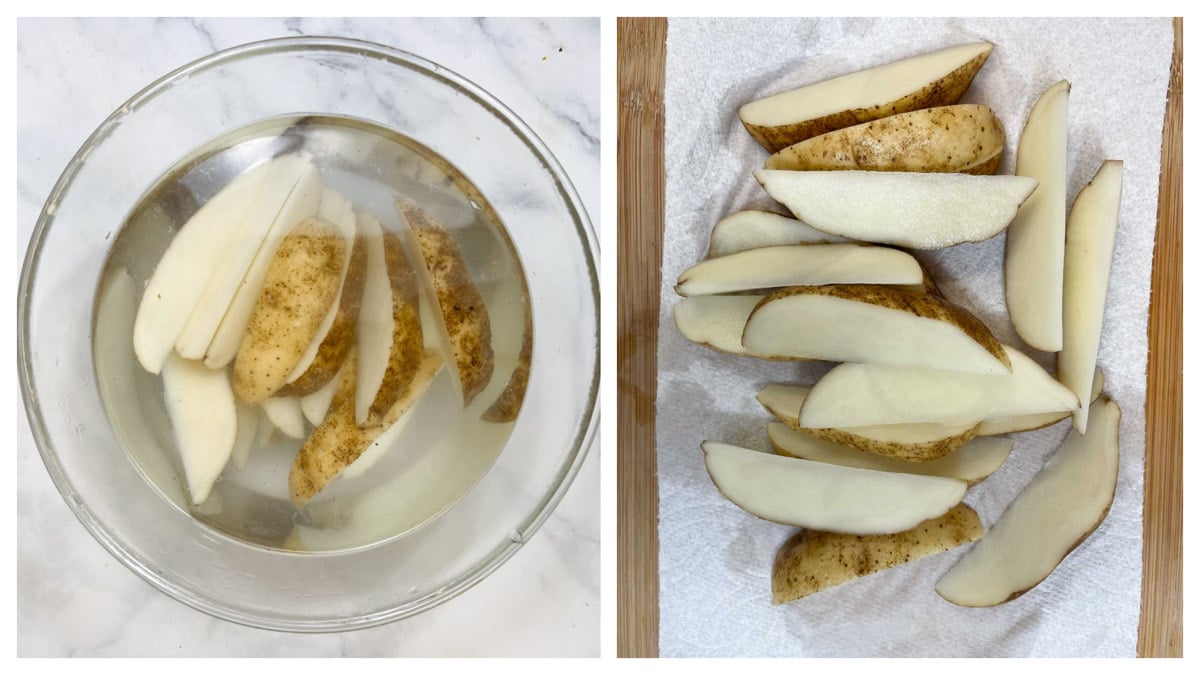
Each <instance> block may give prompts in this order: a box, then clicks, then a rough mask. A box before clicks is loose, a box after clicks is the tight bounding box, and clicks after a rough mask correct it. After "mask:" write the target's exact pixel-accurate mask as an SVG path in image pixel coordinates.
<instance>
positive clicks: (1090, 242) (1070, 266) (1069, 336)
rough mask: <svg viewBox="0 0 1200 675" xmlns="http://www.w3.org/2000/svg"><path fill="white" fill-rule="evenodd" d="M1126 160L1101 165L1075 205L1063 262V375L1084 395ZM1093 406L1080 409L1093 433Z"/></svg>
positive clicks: (1081, 425) (1078, 424)
mask: <svg viewBox="0 0 1200 675" xmlns="http://www.w3.org/2000/svg"><path fill="white" fill-rule="evenodd" d="M1122 173H1123V164H1122V163H1121V162H1119V161H1114V160H1111V159H1110V160H1108V161H1106V162H1104V164H1103V165H1101V166H1100V170H1099V171H1097V172H1096V176H1095V177H1094V178H1092V182H1090V183H1088V184H1087V186H1085V187H1084V188H1083V189H1082V190H1080V191H1079V195H1078V196H1076V197H1075V204H1074V205H1072V206H1071V215H1070V216H1069V217H1068V219H1067V244H1066V259H1065V260H1064V264H1063V348H1062V352H1061V353H1060V354H1059V355H1058V378H1059V380H1060V381H1061V382H1062V383H1063V384H1064V385H1066V386H1067V388H1068V389H1070V390H1071V391H1073V392H1075V394H1076V395H1077V396H1079V398H1080V399H1081V400H1082V399H1083V398H1084V397H1085V396H1087V395H1088V393H1089V392H1090V391H1091V390H1092V374H1093V373H1094V372H1095V368H1096V356H1097V354H1099V352H1100V328H1101V327H1102V326H1103V325H1104V303H1105V300H1106V299H1107V297H1108V275H1109V272H1110V271H1111V269H1112V258H1113V246H1114V245H1115V243H1116V239H1117V223H1118V221H1119V220H1120V217H1121V178H1122ZM1087 425H1088V408H1086V407H1083V408H1080V409H1078V410H1076V411H1075V428H1076V429H1078V430H1079V433H1081V434H1084V433H1087Z"/></svg>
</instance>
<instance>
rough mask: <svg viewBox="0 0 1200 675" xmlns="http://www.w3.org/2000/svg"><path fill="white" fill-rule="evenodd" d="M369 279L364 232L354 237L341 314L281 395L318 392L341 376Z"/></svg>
mask: <svg viewBox="0 0 1200 675" xmlns="http://www.w3.org/2000/svg"><path fill="white" fill-rule="evenodd" d="M366 279H367V244H366V237H364V236H362V235H361V234H360V235H358V236H357V237H355V238H354V249H353V251H352V252H351V253H350V266H349V267H348V268H346V280H345V281H344V282H342V296H341V299H340V300H339V301H338V309H337V315H336V316H335V317H334V319H333V325H331V326H330V327H329V332H328V333H326V334H325V339H324V340H323V341H322V342H321V346H320V347H319V348H318V349H317V355H316V356H315V357H314V358H313V362H312V363H311V364H310V365H309V366H308V370H306V371H304V374H303V375H301V376H300V377H298V378H296V380H295V381H294V382H291V383H289V384H285V385H283V387H282V388H281V389H280V390H279V391H278V392H277V393H276V395H277V396H308V395H309V394H311V393H313V392H315V391H317V390H318V389H320V388H321V387H324V386H325V385H326V384H329V381H330V380H332V379H333V378H334V376H336V375H337V372H338V370H339V369H340V368H341V367H342V363H343V362H344V361H345V360H346V355H347V354H349V353H350V348H351V347H353V346H354V331H355V325H356V324H357V323H358V310H359V309H360V308H361V307H362V296H363V287H364V286H365V285H366V283H365V282H366Z"/></svg>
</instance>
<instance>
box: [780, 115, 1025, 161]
mask: <svg viewBox="0 0 1200 675" xmlns="http://www.w3.org/2000/svg"><path fill="white" fill-rule="evenodd" d="M1003 151H1004V126H1003V125H1002V124H1001V123H1000V118H998V117H996V114H995V113H993V112H992V111H991V109H990V108H987V107H986V106H982V105H951V106H942V107H938V108H926V109H924V110H914V111H913V112H908V113H904V114H901V115H895V116H892V117H885V118H883V119H878V120H875V121H872V122H867V123H865V124H859V125H856V126H852V127H846V128H845V129H838V130H837V131H831V132H829V133H827V134H821V135H820V136H815V137H813V138H810V139H808V140H806V141H801V142H799V143H796V144H795V145H790V146H788V147H786V148H784V149H783V150H780V151H779V152H777V153H775V154H774V155H771V156H770V157H768V158H767V161H766V163H765V164H764V165H763V167H764V168H767V169H789V170H793V171H840V170H860V171H919V172H927V173H969V174H986V175H992V174H994V173H995V172H996V169H997V168H998V167H999V166H1000V156H1001V153H1002V152H1003Z"/></svg>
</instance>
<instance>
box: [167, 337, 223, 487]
mask: <svg viewBox="0 0 1200 675" xmlns="http://www.w3.org/2000/svg"><path fill="white" fill-rule="evenodd" d="M162 378H163V398H164V399H166V404H167V415H168V416H169V417H170V418H171V428H172V430H173V434H174V437H175V447H176V449H177V450H178V451H179V457H180V459H181V460H182V461H183V472H184V475H185V476H186V477H187V483H188V492H189V493H191V496H192V503H193V504H203V503H204V502H205V500H207V499H208V496H209V494H211V493H212V488H213V484H214V483H216V482H217V477H218V476H220V475H221V472H222V471H224V470H225V464H226V463H228V462H229V457H230V456H231V455H232V454H233V446H234V443H235V442H236V440H237V432H238V414H237V405H236V404H235V403H234V400H233V389H232V388H231V387H230V386H229V376H228V374H226V373H225V372H224V371H221V370H209V369H208V368H205V367H204V364H202V363H200V362H198V361H191V360H188V359H184V358H182V357H180V356H179V355H178V354H174V353H171V354H169V355H168V356H167V361H166V363H164V364H163V369H162Z"/></svg>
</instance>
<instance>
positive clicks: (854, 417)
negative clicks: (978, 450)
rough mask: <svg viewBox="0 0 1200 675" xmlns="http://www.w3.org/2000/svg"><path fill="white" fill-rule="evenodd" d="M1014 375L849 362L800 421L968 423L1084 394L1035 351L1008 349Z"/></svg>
mask: <svg viewBox="0 0 1200 675" xmlns="http://www.w3.org/2000/svg"><path fill="white" fill-rule="evenodd" d="M1004 350H1005V352H1007V353H1008V356H1009V359H1010V360H1011V362H1012V373H1011V374H1008V375H977V374H974V373H955V372H950V371H945V370H931V369H928V368H913V367H908V366H890V365H880V364H865V363H844V364H842V365H840V366H837V367H836V368H834V369H833V370H831V371H829V372H828V373H827V374H826V375H825V376H824V377H822V378H821V379H820V380H819V381H818V382H817V384H816V385H815V386H814V387H813V388H812V390H811V391H809V393H808V396H807V398H806V399H805V401H804V405H803V406H802V407H801V408H800V424H801V425H802V426H804V427H808V428H812V429H824V428H832V427H839V428H840V427H860V426H868V425H879V424H909V423H914V422H934V423H937V424H968V423H977V422H979V420H983V419H991V418H1000V417H1015V416H1017V415H1032V414H1038V413H1050V412H1063V411H1074V410H1075V409H1076V408H1078V407H1079V399H1078V398H1077V397H1076V396H1075V394H1073V393H1071V391H1070V390H1069V389H1067V388H1066V387H1064V386H1063V385H1061V384H1059V383H1058V382H1057V381H1056V380H1055V379H1054V378H1052V377H1050V375H1049V374H1047V373H1046V371H1045V370H1043V369H1042V367H1041V366H1039V365H1038V364H1037V363H1035V362H1034V361H1033V360H1032V359H1030V358H1029V357H1028V356H1025V355H1024V354H1022V353H1021V352H1020V351H1019V350H1017V349H1014V348H1012V347H1008V346H1005V348H1004Z"/></svg>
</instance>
